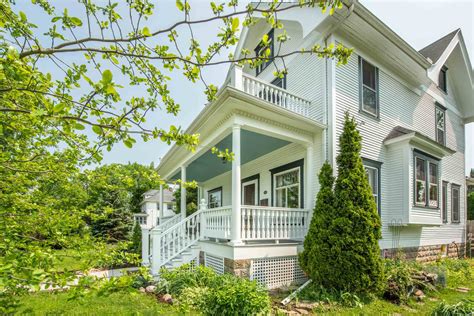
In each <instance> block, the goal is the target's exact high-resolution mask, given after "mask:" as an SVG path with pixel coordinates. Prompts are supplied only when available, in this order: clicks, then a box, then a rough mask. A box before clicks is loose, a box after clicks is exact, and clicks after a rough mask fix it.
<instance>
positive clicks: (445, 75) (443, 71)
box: [438, 66, 448, 94]
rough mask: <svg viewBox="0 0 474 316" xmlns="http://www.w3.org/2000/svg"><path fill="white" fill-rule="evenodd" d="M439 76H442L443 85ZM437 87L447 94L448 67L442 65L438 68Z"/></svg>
mask: <svg viewBox="0 0 474 316" xmlns="http://www.w3.org/2000/svg"><path fill="white" fill-rule="evenodd" d="M441 76H442V78H443V83H444V85H443V86H442V85H441V80H440V79H441ZM438 88H439V89H440V90H441V91H443V92H444V93H446V94H448V67H446V66H443V67H441V69H440V70H439V74H438Z"/></svg>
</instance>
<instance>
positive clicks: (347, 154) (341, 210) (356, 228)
mask: <svg viewBox="0 0 474 316" xmlns="http://www.w3.org/2000/svg"><path fill="white" fill-rule="evenodd" d="M361 141H362V137H361V136H360V134H359V131H358V130H357V124H356V122H355V120H354V118H350V117H349V114H347V113H346V117H345V122H344V129H343V132H342V134H341V136H340V138H339V147H340V152H339V155H338V156H337V159H336V161H337V167H338V177H337V180H336V183H335V186H334V204H333V206H332V208H330V209H331V210H332V216H331V217H332V218H331V219H329V220H328V221H327V223H328V226H327V228H326V227H324V234H325V235H326V236H327V240H325V243H326V246H324V247H325V248H324V251H325V252H327V253H326V254H325V255H324V260H323V261H318V266H316V265H315V264H314V263H311V262H310V263H306V267H308V266H311V265H312V266H313V268H311V269H309V271H310V273H312V274H313V275H315V276H316V278H317V281H318V282H320V284H321V285H322V286H323V287H324V288H327V289H329V290H334V291H336V292H350V293H353V294H370V293H377V292H379V291H380V290H381V289H382V288H383V283H384V277H383V263H382V258H381V256H380V248H379V245H378V241H379V239H380V238H382V234H381V223H380V218H379V215H378V212H377V206H376V203H375V200H374V197H373V196H372V189H371V187H370V185H369V181H368V178H367V174H366V172H365V169H364V166H363V164H362V158H361V156H360V151H361V147H362V145H361ZM322 203H328V204H330V202H322ZM328 207H331V206H330V205H328ZM320 208H321V209H326V208H325V207H324V205H322V206H320ZM310 238H311V237H310ZM313 260H314V258H313ZM312 269H314V271H316V270H317V271H320V272H317V273H315V272H311V270H312ZM318 273H319V274H318Z"/></svg>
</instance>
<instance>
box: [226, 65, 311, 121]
mask: <svg viewBox="0 0 474 316" xmlns="http://www.w3.org/2000/svg"><path fill="white" fill-rule="evenodd" d="M230 84H231V85H232V86H233V87H234V88H236V89H239V90H242V91H244V92H245V93H248V94H250V95H252V96H254V97H257V98H260V99H262V100H265V101H267V102H270V103H272V104H274V105H276V106H279V107H282V108H284V109H287V110H290V111H292V112H295V113H298V114H300V115H303V116H305V117H310V107H311V102H310V101H308V100H306V99H304V98H302V97H299V96H297V95H295V94H294V93H291V92H288V91H287V90H285V89H283V88H280V87H277V86H275V85H273V84H271V83H269V82H265V81H263V80H261V79H259V78H256V77H253V76H251V75H249V74H246V73H244V72H243V71H242V68H240V67H238V66H234V67H233V68H232V70H231V80H230Z"/></svg>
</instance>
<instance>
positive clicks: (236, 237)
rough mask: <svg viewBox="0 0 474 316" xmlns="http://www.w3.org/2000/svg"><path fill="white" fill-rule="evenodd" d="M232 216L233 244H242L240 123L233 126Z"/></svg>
mask: <svg viewBox="0 0 474 316" xmlns="http://www.w3.org/2000/svg"><path fill="white" fill-rule="evenodd" d="M232 152H233V153H234V160H233V161H232V216H231V230H230V236H231V241H230V244H231V245H239V244H242V240H241V239H240V234H241V209H240V125H237V124H235V125H234V126H233V127H232Z"/></svg>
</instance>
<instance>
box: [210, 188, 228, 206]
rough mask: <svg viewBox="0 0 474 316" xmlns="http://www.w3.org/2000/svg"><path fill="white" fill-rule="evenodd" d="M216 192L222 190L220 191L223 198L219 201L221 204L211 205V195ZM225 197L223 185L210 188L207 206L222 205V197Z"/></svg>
mask: <svg viewBox="0 0 474 316" xmlns="http://www.w3.org/2000/svg"><path fill="white" fill-rule="evenodd" d="M216 192H220V193H221V199H220V201H219V204H220V205H219V206H214V207H211V198H210V195H211V194H212V193H216ZM223 197H224V195H223V190H222V186H220V187H217V188H214V189H212V190H208V191H207V207H208V208H210V209H211V208H218V207H222V199H223Z"/></svg>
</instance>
